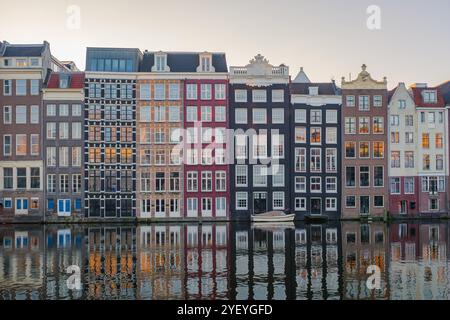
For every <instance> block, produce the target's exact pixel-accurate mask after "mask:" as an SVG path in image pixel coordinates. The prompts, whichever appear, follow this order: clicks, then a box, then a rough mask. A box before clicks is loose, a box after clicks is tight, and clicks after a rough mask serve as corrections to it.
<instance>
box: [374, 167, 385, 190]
mask: <svg viewBox="0 0 450 320" xmlns="http://www.w3.org/2000/svg"><path fill="white" fill-rule="evenodd" d="M373 186H374V187H384V168H383V167H382V166H375V167H373Z"/></svg>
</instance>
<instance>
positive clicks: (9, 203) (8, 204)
mask: <svg viewBox="0 0 450 320" xmlns="http://www.w3.org/2000/svg"><path fill="white" fill-rule="evenodd" d="M3 207H4V208H5V209H11V208H12V199H11V198H4V199H3Z"/></svg>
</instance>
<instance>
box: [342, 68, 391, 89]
mask: <svg viewBox="0 0 450 320" xmlns="http://www.w3.org/2000/svg"><path fill="white" fill-rule="evenodd" d="M361 69H362V71H361V72H360V73H359V74H358V77H357V78H356V79H355V80H351V81H346V80H345V77H342V89H387V79H386V77H384V78H383V81H376V80H374V79H373V78H372V77H371V76H370V73H369V72H367V71H366V69H367V66H366V65H365V64H363V65H362V66H361Z"/></svg>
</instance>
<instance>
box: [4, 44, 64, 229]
mask: <svg viewBox="0 0 450 320" xmlns="http://www.w3.org/2000/svg"><path fill="white" fill-rule="evenodd" d="M63 68H64V66H63V65H62V64H61V63H59V61H58V60H57V59H55V58H54V57H53V56H52V55H51V52H50V45H49V43H48V42H44V43H43V44H25V45H22V44H20V45H19V44H10V43H8V42H6V41H5V42H0V97H1V99H0V101H1V108H2V112H1V113H0V123H1V125H0V136H1V138H0V144H1V152H0V206H1V207H2V217H1V218H2V221H4V222H5V221H10V222H14V221H25V220H26V221H33V222H38V221H41V220H42V219H43V215H42V212H43V209H42V208H43V206H44V205H43V199H44V197H43V196H44V190H43V186H44V183H43V170H44V163H43V150H42V134H43V130H42V88H43V86H44V83H45V81H46V79H47V77H48V74H49V71H50V70H59V69H63Z"/></svg>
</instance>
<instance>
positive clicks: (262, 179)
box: [253, 165, 267, 187]
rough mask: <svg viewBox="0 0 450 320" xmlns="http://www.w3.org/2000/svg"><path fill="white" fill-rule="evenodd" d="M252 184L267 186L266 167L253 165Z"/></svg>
mask: <svg viewBox="0 0 450 320" xmlns="http://www.w3.org/2000/svg"><path fill="white" fill-rule="evenodd" d="M253 186H254V187H266V186H267V167H266V166H260V165H258V166H253Z"/></svg>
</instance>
